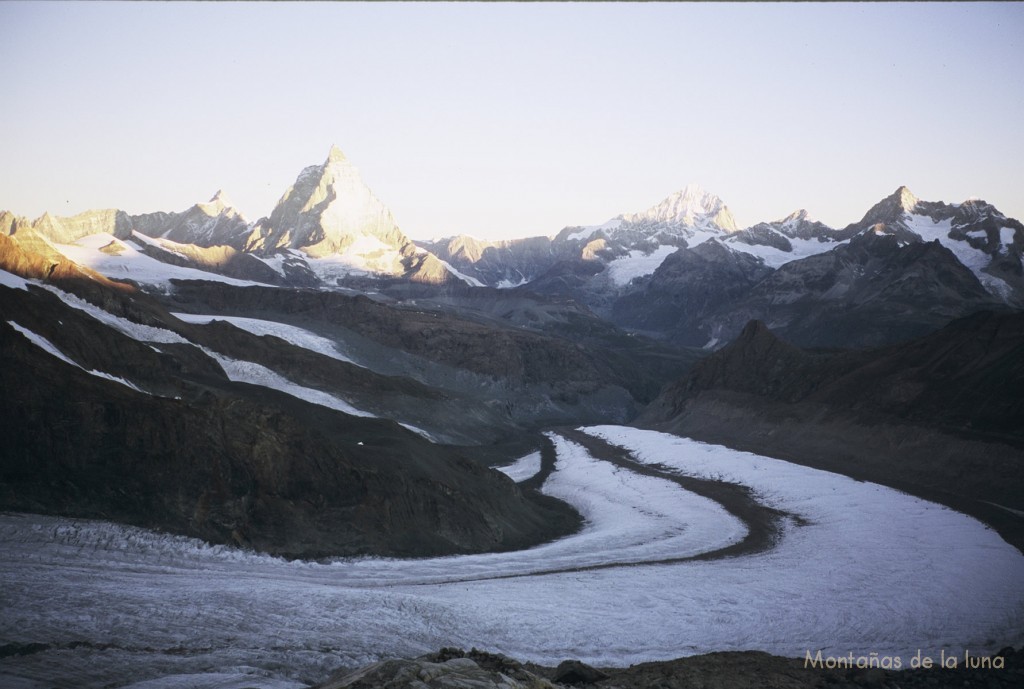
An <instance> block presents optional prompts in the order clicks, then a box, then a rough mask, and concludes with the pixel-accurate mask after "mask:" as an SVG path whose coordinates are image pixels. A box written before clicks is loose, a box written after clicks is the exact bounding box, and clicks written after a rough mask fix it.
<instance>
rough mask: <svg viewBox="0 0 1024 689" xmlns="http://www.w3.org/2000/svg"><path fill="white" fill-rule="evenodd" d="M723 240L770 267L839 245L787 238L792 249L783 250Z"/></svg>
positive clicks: (820, 252) (731, 246) (814, 240)
mask: <svg viewBox="0 0 1024 689" xmlns="http://www.w3.org/2000/svg"><path fill="white" fill-rule="evenodd" d="M725 241H726V242H727V244H726V246H728V247H729V248H731V249H733V250H735V251H742V252H743V253H745V254H750V255H751V256H755V257H757V258H760V259H761V260H762V261H764V263H765V265H767V266H768V267H770V268H779V267H780V266H783V265H785V264H787V263H789V262H790V261H796V260H799V259H801V258H807V257H808V256H815V255H817V254H823V253H825V252H826V251H831V250H832V249H835V248H836V247H837V246H839V244H838V243H836V242H819V241H818V240H817V239H800V238H789V243H790V245H791V246H792V247H793V250H792V251H783V250H782V249H777V248H775V247H774V246H767V245H764V244H747V243H745V242H740V241H736V240H733V239H731V238H730V239H726V240H725Z"/></svg>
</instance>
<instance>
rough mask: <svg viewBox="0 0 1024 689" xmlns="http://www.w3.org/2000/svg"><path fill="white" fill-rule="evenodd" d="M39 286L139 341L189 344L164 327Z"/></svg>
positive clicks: (54, 289)
mask: <svg viewBox="0 0 1024 689" xmlns="http://www.w3.org/2000/svg"><path fill="white" fill-rule="evenodd" d="M40 287H42V288H43V289H45V290H49V291H50V292H52V293H53V294H56V295H57V296H58V297H60V299H61V301H63V302H64V303H65V304H67V305H68V306H70V307H71V308H73V309H78V310H79V311H84V312H85V313H87V314H88V315H90V316H92V317H93V318H94V319H96V320H98V321H99V322H101V323H103V324H105V325H108V326H110V327H111V328H114V329H115V330H118V331H120V332H121V333H123V334H125V335H127V336H128V337H130V338H132V339H133V340H138V341H139V342H161V343H165V344H191V343H190V342H189V341H188V340H186V339H185V338H184V337H182V336H181V335H179V334H178V333H175V332H171V331H170V330H166V329H164V328H156V327H154V326H151V325H143V324H141V323H136V322H135V321H130V320H128V319H127V318H121V317H120V316H115V315H114V314H112V313H109V312H107V311H104V310H103V309H101V308H100V307H98V306H95V305H94V304H90V303H89V302H87V301H86V300H85V299H81V298H79V297H77V296H75V295H74V294H70V293H68V292H65V291H63V290H60V289H57V288H56V287H54V286H53V285H46V284H42V285H40Z"/></svg>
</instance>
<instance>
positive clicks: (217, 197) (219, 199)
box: [196, 189, 238, 216]
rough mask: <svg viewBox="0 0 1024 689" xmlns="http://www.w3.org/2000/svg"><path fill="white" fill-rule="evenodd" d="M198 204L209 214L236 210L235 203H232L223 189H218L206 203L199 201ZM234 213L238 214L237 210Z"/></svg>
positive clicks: (200, 208)
mask: <svg viewBox="0 0 1024 689" xmlns="http://www.w3.org/2000/svg"><path fill="white" fill-rule="evenodd" d="M196 206H197V207H198V208H199V210H201V211H202V212H203V213H205V214H206V215H209V216H215V215H220V214H221V213H223V212H225V211H228V210H232V211H233V210H234V204H233V203H231V199H229V198H228V195H227V194H225V193H224V190H223V189H218V190H217V193H216V194H214V195H213V196H212V197H211V198H210V200H209V201H207V202H206V203H197V204H196ZM234 214H236V215H237V214H238V213H237V211H236V212H235V213H234Z"/></svg>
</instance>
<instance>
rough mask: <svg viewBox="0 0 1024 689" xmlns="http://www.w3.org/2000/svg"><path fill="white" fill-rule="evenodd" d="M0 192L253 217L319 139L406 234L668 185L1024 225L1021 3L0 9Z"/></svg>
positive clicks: (28, 202)
mask: <svg viewBox="0 0 1024 689" xmlns="http://www.w3.org/2000/svg"><path fill="white" fill-rule="evenodd" d="M0 26H3V27H4V32H3V33H4V36H3V40H2V41H0V93H2V94H3V98H4V101H5V103H4V107H3V108H2V110H0V159H2V161H3V165H2V166H0V208H3V209H9V210H11V211H13V212H15V213H17V214H19V215H27V216H30V217H35V216H38V215H39V214H41V213H42V212H43V211H45V210H49V211H51V212H54V213H57V214H61V215H69V214H73V213H77V212H80V211H82V210H86V209H88V208H101V207H120V208H124V209H125V210H127V211H129V212H131V213H141V212H148V211H154V210H184V209H185V208H187V207H188V206H190V205H191V204H192V203H195V202H196V201H199V200H206V199H207V198H209V197H210V196H211V195H212V194H213V193H214V192H215V191H216V190H217V189H218V188H221V187H223V188H224V189H225V191H226V192H227V194H228V196H229V197H231V198H232V199H233V200H234V202H235V203H236V205H238V206H239V208H240V209H241V210H242V211H243V212H244V213H245V214H246V215H247V216H248V217H249V218H250V219H256V218H258V217H259V216H261V215H266V214H269V213H270V211H271V209H272V208H273V205H274V203H275V202H276V201H277V199H278V198H279V197H280V195H281V194H282V193H283V192H284V191H285V189H286V188H287V187H288V185H290V184H291V183H292V182H293V181H294V179H295V176H296V175H297V174H298V172H299V170H300V169H302V168H303V167H305V166H307V165H311V164H318V163H320V162H322V161H323V160H324V158H326V156H327V151H328V149H329V147H330V145H331V144H332V143H337V144H338V145H339V146H340V147H341V148H342V150H344V151H345V152H346V154H347V155H348V157H349V158H350V159H352V160H353V162H354V163H355V164H356V165H357V166H358V167H359V169H360V170H361V172H362V173H363V177H364V179H365V180H366V182H367V183H368V184H369V185H370V186H371V187H372V188H373V190H374V191H375V192H376V194H377V196H379V197H380V198H381V199H382V200H383V201H384V202H385V203H386V204H387V205H388V206H389V207H390V208H391V209H392V211H393V212H394V214H395V217H396V219H397V220H398V223H399V224H400V226H401V227H402V228H403V229H404V230H405V231H406V232H407V233H408V234H410V235H411V236H414V237H430V236H442V235H450V234H456V233H468V234H473V235H476V236H487V237H493V236H498V235H507V236H522V235H527V234H553V233H555V232H557V231H558V230H559V229H560V228H562V227H563V226H565V225H573V224H591V223H600V222H603V221H605V220H607V219H608V218H610V217H612V216H614V215H617V214H619V213H622V212H633V211H639V210H642V209H644V208H646V207H648V206H650V205H653V204H654V203H657V202H658V201H660V200H661V199H662V198H663V197H665V196H667V195H668V194H670V193H672V192H674V191H676V190H678V189H681V188H682V187H683V186H685V185H686V184H687V183H689V182H696V183H699V184H701V185H703V186H704V187H705V188H706V189H707V190H709V191H712V192H715V193H717V194H718V195H719V196H721V197H722V198H723V200H724V201H725V202H726V203H727V204H728V205H729V207H730V209H731V210H732V211H733V213H734V215H735V216H736V218H737V221H738V223H739V224H740V225H742V226H747V225H751V224H753V223H756V222H759V221H762V220H772V219H777V218H780V217H782V216H784V215H786V214H788V213H790V212H791V211H793V210H796V209H797V208H800V207H805V208H807V209H808V210H809V211H810V212H811V214H812V215H814V216H816V217H818V218H819V219H821V220H823V221H825V222H827V223H829V224H831V225H833V226H843V225H845V224H846V223H849V222H852V221H855V220H858V219H860V217H861V215H863V213H864V211H866V210H867V209H868V207H870V206H871V205H872V204H873V203H875V202H876V201H878V200H879V199H881V198H882V197H883V196H885V195H887V194H889V193H891V192H892V191H893V190H894V189H896V187H898V186H899V185H901V184H906V185H907V186H909V187H910V188H911V190H912V191H913V192H914V193H916V194H917V195H918V196H920V197H922V198H924V199H927V200H943V201H962V200H964V199H965V198H967V197H969V196H980V197H982V198H985V199H986V200H988V201H990V202H992V203H994V204H995V205H996V206H997V207H999V208H1000V209H1001V210H1003V212H1005V213H1007V214H1009V215H1012V216H1014V217H1017V218H1020V219H1024V174H1022V165H1024V128H1022V126H1021V124H1020V123H1021V122H1022V121H1024V76H1022V75H1024V38H1022V37H1024V4H1021V3H1012V4H986V3H964V4H956V3H936V4H917V3H912V4H886V3H882V4H874V3H853V4H848V5H835V4H821V5H818V4H776V3H769V4H745V3H744V4H736V5H730V4H694V5H689V4H677V3H669V4H625V3H608V4H596V5H588V4H581V3H569V4H536V3H525V4H518V3H510V4H500V5H498V4H470V3H455V4H434V3H427V4H405V3H398V4H355V3H341V4H330V3H314V4H309V5H301V4H294V3H283V4H269V3H268V4H251V3H227V4H216V3H199V4H183V3H134V2H127V3H110V4H106V3H69V4H64V3H18V2H3V3H0Z"/></svg>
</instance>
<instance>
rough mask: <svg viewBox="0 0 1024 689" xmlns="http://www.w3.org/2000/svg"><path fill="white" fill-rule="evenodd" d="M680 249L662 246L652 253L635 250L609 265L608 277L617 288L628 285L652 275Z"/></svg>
mask: <svg viewBox="0 0 1024 689" xmlns="http://www.w3.org/2000/svg"><path fill="white" fill-rule="evenodd" d="M678 249H679V247H676V246H672V245H671V244H662V245H661V246H659V247H658V248H657V249H655V250H654V251H652V252H650V253H644V252H643V251H641V250H640V249H633V250H632V251H630V252H629V255H628V256H623V257H621V258H616V259H615V260H613V261H611V262H609V263H608V276H609V277H610V278H611V280H612V282H613V283H615V285H616V286H618V287H622V286H624V285H628V284H629V281H630V280H632V279H633V278H638V277H641V276H644V275H650V274H651V273H653V272H654V271H655V270H657V269H658V266H660V265H661V262H662V261H664V260H665V258H666V257H667V256H668V255H669V254H673V253H675V252H676V251H677V250H678Z"/></svg>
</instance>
